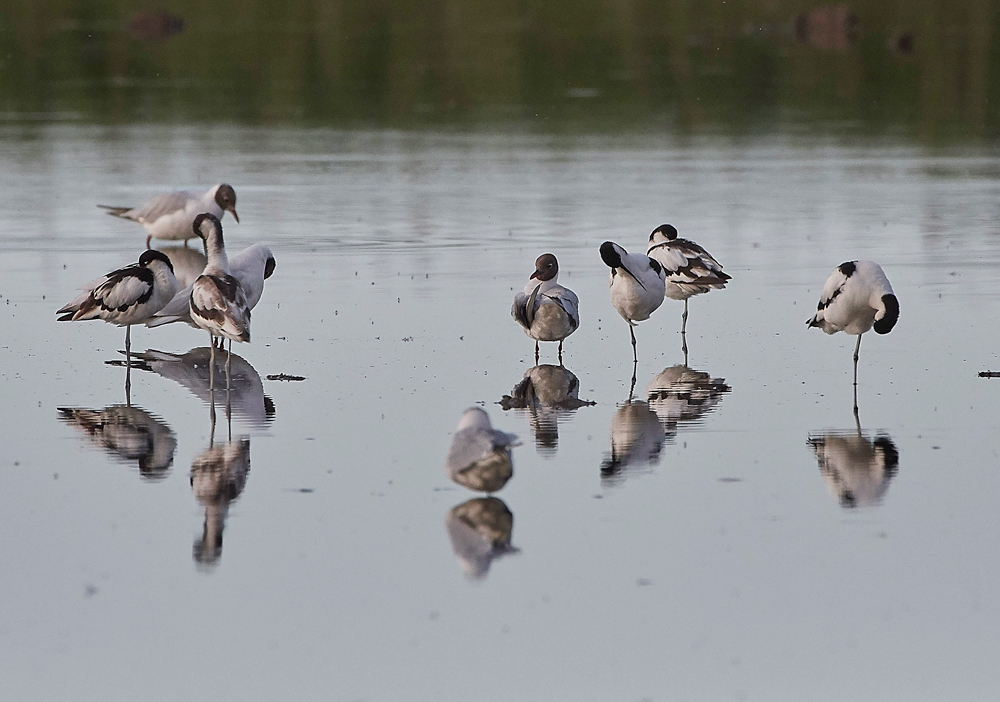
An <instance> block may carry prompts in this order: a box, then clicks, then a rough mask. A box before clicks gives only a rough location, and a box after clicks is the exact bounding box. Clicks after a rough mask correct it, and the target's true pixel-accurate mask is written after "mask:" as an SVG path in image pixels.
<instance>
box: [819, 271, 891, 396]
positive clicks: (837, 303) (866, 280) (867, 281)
mask: <svg viewBox="0 0 1000 702" xmlns="http://www.w3.org/2000/svg"><path fill="white" fill-rule="evenodd" d="M898 319H899V301H898V300H897V299H896V295H895V294H894V293H893V292H892V286H891V285H890V284H889V279H888V278H886V277H885V272H884V271H883V270H882V267H881V266H880V265H878V264H877V263H875V262H874V261H847V262H846V263H841V264H840V265H839V266H838V267H837V268H836V269H835V270H834V271H833V273H832V274H831V275H830V277H829V278H828V279H827V281H826V284H825V285H824V286H823V294H822V295H820V298H819V305H818V306H817V308H816V314H815V315H813V317H812V318H811V319H809V320H808V321H807V322H806V324H807V325H808V326H810V327H819V328H820V329H822V330H823V331H825V332H826V333H827V334H835V333H837V332H839V331H842V332H846V333H848V334H856V335H857V337H858V343H857V344H856V345H855V347H854V412H855V414H857V411H858V352H859V351H860V349H861V335H862V334H864V333H865V332H866V331H868V330H869V329H871V328H873V327H874V329H875V333H876V334H888V333H889V332H890V331H892V328H893V327H894V326H895V325H896V320H898Z"/></svg>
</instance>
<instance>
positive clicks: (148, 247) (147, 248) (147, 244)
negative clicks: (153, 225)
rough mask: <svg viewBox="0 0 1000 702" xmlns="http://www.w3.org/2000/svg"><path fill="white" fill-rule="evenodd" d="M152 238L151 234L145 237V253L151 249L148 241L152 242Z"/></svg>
mask: <svg viewBox="0 0 1000 702" xmlns="http://www.w3.org/2000/svg"><path fill="white" fill-rule="evenodd" d="M152 238H153V235H152V234H150V235H149V236H147V237H146V250H147V251H149V249H150V248H152V247H151V246H150V245H149V242H150V241H151V240H152Z"/></svg>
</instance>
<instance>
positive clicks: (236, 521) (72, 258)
mask: <svg viewBox="0 0 1000 702" xmlns="http://www.w3.org/2000/svg"><path fill="white" fill-rule="evenodd" d="M0 144H2V150H3V151H2V154H3V155H2V160H3V164H4V167H3V168H2V169H0V296H2V297H0V337H2V339H0V387H2V394H3V398H4V399H3V402H0V427H2V429H0V431H2V437H3V439H2V446H3V451H2V456H0V531H2V533H3V534H4V538H3V539H0V561H2V562H3V563H4V567H3V568H2V569H0V601H2V602H4V606H3V607H2V608H0V679H2V680H3V683H2V689H3V690H4V697H5V698H7V699H23V700H32V699H38V700H41V699H74V700H125V699H134V698H135V695H136V694H137V691H141V692H140V693H138V694H141V696H142V697H143V698H144V699H149V700H175V699H179V698H191V699H205V698H209V697H213V698H217V699H236V698H248V699H276V700H277V699H297V700H313V699H317V700H318V699H344V700H394V699H414V700H417V699H419V700H464V699H480V700H508V699H522V700H527V699H544V700H570V699H573V700H598V699H633V700H643V699H650V700H653V699H655V700H661V699H663V700H674V699H676V700H682V699H693V700H723V699H737V700H743V699H763V700H800V699H803V698H804V697H805V698H808V699H811V700H841V699H845V698H848V697H854V696H856V695H857V692H858V691H864V695H862V697H861V698H862V699H879V700H933V699H944V698H951V699H964V700H973V699H992V698H993V696H994V695H995V694H996V692H997V690H998V689H1000V679H998V674H997V671H996V660H997V657H998V654H1000V634H998V631H1000V601H998V599H997V596H996V592H997V584H998V582H1000V561H998V559H997V557H996V555H995V554H996V548H995V545H996V539H997V535H998V534H1000V512H998V510H997V509H996V504H997V496H998V494H1000V470H998V468H1000V458H998V453H997V451H998V448H1000V434H998V432H997V417H998V416H1000V385H998V384H997V383H998V382H1000V381H997V380H991V379H988V378H980V377H979V375H978V373H979V372H980V371H986V370H1000V357H998V350H1000V349H998V344H997V334H996V332H995V330H996V327H997V323H998V320H1000V294H998V288H997V285H996V275H997V274H996V271H997V268H998V264H1000V230H998V228H997V224H996V223H997V221H998V219H997V218H998V214H1000V211H998V210H1000V205H998V203H1000V198H998V195H1000V179H998V177H997V176H998V175H1000V151H997V150H996V149H994V148H991V147H983V146H977V147H975V148H971V147H964V146H961V145H956V146H934V147H932V146H921V145H914V144H913V143H910V142H900V141H894V140H893V139H892V138H890V137H885V138H865V139H863V140H860V141H859V140H852V141H850V142H846V141H842V140H838V139H836V138H825V137H816V136H810V135H805V134H797V133H781V132H779V133H776V134H773V135H770V136H757V137H754V138H739V137H731V136H725V135H716V136H713V135H704V136H699V137H684V138H675V137H670V136H665V135H663V134H659V133H655V132H650V133H641V132H640V133H633V134H629V135H626V136H615V135H597V136H594V135H591V136H572V135H567V134H561V135H546V134H535V133H525V132H512V133H498V132H493V131H478V130H474V129H473V130H468V131H458V132H455V131H419V132H403V131H392V130H371V131H363V130H362V131H338V130H332V129H309V128H305V127H298V128H292V127H289V128H285V127H279V126H273V127H269V126H259V127H234V126H204V125H197V126H195V125H189V126H183V125H181V126H169V125H168V126H142V125H139V126H87V125H78V124H51V125H47V124H34V125H23V124H8V125H4V126H3V127H2V128H0ZM222 180H225V181H227V182H230V183H232V184H233V185H234V186H235V188H236V192H237V195H238V198H239V201H238V208H239V212H240V218H241V221H240V223H239V224H237V223H235V222H234V221H233V220H232V219H231V218H230V217H226V219H225V220H224V226H225V233H226V241H227V246H228V248H229V250H230V251H232V252H236V251H239V250H241V249H242V248H244V247H245V246H248V245H250V244H252V243H255V242H265V243H268V244H269V245H270V246H271V248H272V250H273V251H274V254H275V258H276V260H277V268H276V270H275V273H274V275H273V276H272V277H271V278H270V279H269V280H268V281H267V285H266V288H265V292H264V296H263V298H262V300H261V302H260V304H259V305H258V307H257V308H256V309H255V310H254V313H253V327H252V333H253V340H252V343H250V344H248V345H236V346H235V347H234V352H235V353H236V354H238V356H239V358H235V357H234V360H233V383H232V389H231V391H230V392H229V393H228V394H227V393H226V392H225V391H224V390H220V389H219V388H218V386H216V388H215V389H214V391H213V392H211V393H210V392H209V391H208V387H207V385H208V377H209V371H208V368H207V366H206V363H207V361H206V359H205V354H207V350H206V346H207V338H206V337H205V334H204V333H203V332H198V331H195V330H193V329H191V328H188V327H180V326H178V325H173V326H171V327H167V328H159V329H153V330H147V329H144V328H136V329H133V330H132V348H133V350H138V351H140V352H142V353H143V354H144V355H143V360H142V361H141V364H140V366H139V367H136V368H133V369H132V370H131V374H130V375H131V392H130V396H129V397H126V396H125V391H124V380H125V369H124V368H122V367H120V366H119V365H113V364H109V363H107V362H108V361H117V360H120V359H121V358H122V356H121V354H120V353H119V350H120V349H123V348H124V346H123V332H122V330H120V329H117V328H114V327H111V326H109V325H107V324H103V323H100V322H89V323H73V324H68V323H62V324H57V323H56V322H55V310H56V309H58V307H59V306H60V305H62V304H63V303H64V302H66V301H68V300H69V299H71V298H72V297H73V296H74V295H75V290H76V288H78V287H79V286H81V285H83V284H85V283H87V282H88V281H90V280H92V279H94V278H96V277H98V276H99V275H101V274H103V273H104V272H107V271H110V270H112V269H114V268H116V267H119V266H122V265H125V264H127V263H130V262H132V261H134V260H135V259H136V258H137V257H138V255H139V253H140V252H141V250H142V248H143V246H144V241H145V233H144V231H143V230H142V229H141V228H140V227H139V226H137V225H133V224H131V223H128V222H123V221H120V220H115V219H112V218H110V217H107V216H106V215H105V214H104V213H103V212H102V211H101V210H99V209H97V208H96V207H95V205H96V204H98V203H100V204H110V205H118V204H123V205H128V204H139V203H141V202H144V201H145V200H146V199H148V198H149V197H150V196H152V195H154V194H156V193H158V192H161V191H164V190H169V189H171V188H174V187H179V186H190V187H207V186H208V185H211V184H212V183H215V182H219V181H222ZM664 222H670V223H672V224H674V225H676V226H677V227H678V228H679V230H680V232H681V235H682V236H686V237H689V238H692V239H694V240H696V241H698V242H699V243H701V244H702V245H703V246H705V248H707V249H708V250H709V251H710V252H711V253H712V254H713V255H715V257H716V258H718V259H719V261H721V262H722V263H723V265H725V268H726V271H727V272H728V273H729V274H731V275H732V281H731V283H730V285H729V286H728V288H727V289H726V290H722V291H713V292H711V293H710V294H708V295H704V296H699V297H696V298H693V299H692V300H691V301H690V317H689V319H688V324H687V329H688V333H687V338H686V341H687V346H688V348H689V353H688V357H687V359H685V357H684V354H683V353H682V350H681V347H682V339H681V337H680V334H679V331H680V326H681V312H682V309H683V305H681V304H680V303H676V302H673V301H671V300H666V301H665V302H664V304H663V306H662V307H661V308H660V309H659V310H658V311H657V312H656V313H655V314H654V315H653V316H652V318H651V319H650V320H648V321H645V322H642V323H640V324H639V326H638V327H637V329H636V336H637V339H638V358H639V360H638V364H637V366H636V368H635V369H634V372H635V377H636V382H635V386H634V389H633V388H632V387H631V385H632V382H631V381H632V376H633V365H632V348H631V345H630V342H629V335H628V329H627V326H626V324H625V322H624V321H623V320H622V319H620V318H619V317H618V315H617V313H616V312H615V310H614V309H613V308H612V307H611V304H610V302H609V299H608V292H607V285H608V281H607V276H608V270H607V268H606V267H605V266H604V264H603V263H602V262H601V259H600V257H599V255H598V247H599V246H600V244H601V242H602V241H604V240H606V239H610V240H613V241H616V242H618V243H619V244H621V245H622V246H624V247H626V248H627V249H629V250H632V251H638V250H642V249H644V244H645V241H646V237H647V236H648V234H649V232H650V231H651V230H652V229H653V228H654V227H655V226H657V225H659V224H661V223H664ZM158 245H159V246H160V247H161V248H165V249H170V248H171V247H173V246H174V244H164V243H163V242H159V243H158ZM192 246H193V244H192ZM547 251H548V252H552V253H554V254H556V255H557V257H558V258H559V262H560V269H561V277H560V282H561V283H562V284H564V285H566V286H567V287H570V288H572V289H573V290H574V291H576V293H577V294H578V296H579V298H580V301H581V304H580V306H581V317H582V323H581V327H580V329H579V330H578V331H577V332H576V333H575V334H573V335H572V336H571V337H570V338H569V339H567V341H566V343H565V347H564V359H563V360H564V369H562V370H559V369H553V368H552V367H553V366H558V360H557V358H556V352H555V344H543V345H542V356H541V360H540V365H541V366H543V368H541V369H536V370H534V371H532V368H533V366H534V362H533V351H534V348H533V342H532V340H531V339H529V338H528V337H526V336H525V335H524V333H523V332H522V330H521V329H520V328H519V327H518V326H517V324H516V323H515V322H514V321H513V320H512V319H511V318H510V313H509V310H510V303H511V299H512V297H513V295H514V293H515V292H516V291H519V290H520V289H521V288H522V287H523V286H524V284H525V282H526V281H527V279H528V276H529V275H530V274H531V272H532V271H533V264H534V260H535V258H536V257H537V256H538V255H539V254H541V253H543V252H547ZM857 258H870V259H872V260H875V261H878V262H880V263H881V264H882V266H883V267H884V269H885V271H886V273H887V275H888V277H889V279H890V280H891V282H892V284H893V287H894V290H895V292H896V294H897V296H898V298H899V300H900V306H901V314H900V320H899V323H898V324H897V326H896V328H895V329H894V330H893V331H892V333H891V334H889V335H887V336H876V335H874V334H869V335H866V336H865V338H864V341H863V342H862V344H861V360H860V370H859V387H858V403H859V408H860V411H859V418H860V426H857V425H856V423H855V417H854V414H853V411H852V386H851V373H852V366H851V353H852V351H853V345H854V339H853V337H846V336H844V335H843V334H840V335H836V336H829V337H828V336H826V335H824V334H822V333H820V332H819V331H818V330H809V329H807V328H806V326H805V324H804V322H805V320H806V319H807V318H808V317H809V316H810V315H811V313H812V312H813V310H814V308H815V304H816V301H817V299H818V297H819V293H820V290H821V288H822V285H823V283H824V281H825V280H826V277H827V276H828V275H829V274H830V272H831V271H832V270H833V268H834V267H835V266H836V265H838V264H839V263H841V262H843V261H846V260H851V259H857ZM195 266H196V264H195ZM147 351H148V352H149V353H146V352H147ZM154 351H155V352H157V353H153V352H154ZM685 360H686V363H685ZM529 371H530V372H529ZM217 372H218V371H217ZM532 373H533V374H534V375H533V376H532ZM280 374H286V375H288V376H301V377H304V380H301V381H282V380H271V379H269V376H280ZM526 374H527V375H529V376H531V377H534V378H535V381H534V382H535V386H534V390H531V391H530V392H529V400H528V401H524V394H525V392H527V391H526V390H525V386H524V385H523V384H522V380H523V379H524V378H525V376H526ZM570 376H572V377H570ZM217 377H221V376H217ZM545 379H548V380H549V381H551V382H549V384H548V385H546V382H543V381H545ZM574 379H575V384H574V383H573V381H574ZM559 383H562V384H563V385H559V387H557V388H555V389H553V388H554V387H555V385H556V384H559ZM223 385H224V384H223ZM570 385H573V388H574V391H575V394H572V393H569V387H570ZM517 386H520V388H521V389H520V392H519V393H516V392H515V388H516V387H517ZM550 391H551V392H554V393H555V394H556V395H559V393H562V395H560V398H561V397H562V396H563V395H565V396H567V397H568V398H569V399H572V400H574V401H570V402H565V403H561V404H559V403H557V404H555V405H553V404H551V403H550V404H546V403H545V402H544V401H543V400H541V399H539V396H540V395H544V394H545V393H546V392H550ZM531 392H534V393H535V396H534V397H535V401H531V397H532V395H531ZM567 393H569V395H567ZM515 395H516V396H517V397H519V398H521V400H520V401H514V400H517V398H516V397H515V398H514V400H512V397H514V396H515ZM505 396H507V399H506V400H504V397H505ZM570 396H571V397H570ZM470 406H480V407H482V408H483V409H485V410H486V411H487V412H488V414H489V416H490V418H491V420H492V422H493V426H494V427H495V428H497V429H500V430H502V431H505V432H509V433H514V434H517V435H518V436H519V438H520V441H521V445H520V446H517V447H515V448H514V449H513V454H512V456H513V471H514V472H513V477H512V478H511V480H510V481H509V482H508V483H507V484H506V485H505V486H504V487H503V488H502V489H501V490H499V491H498V492H497V493H495V494H494V495H492V496H486V495H484V494H482V493H477V492H473V491H471V490H468V489H466V488H464V487H461V486H459V485H456V484H455V483H452V482H451V481H449V480H448V477H447V475H446V473H445V469H444V462H445V457H446V454H447V452H448V447H449V444H450V442H451V436H452V433H453V432H454V430H455V427H456V425H457V423H458V420H459V417H460V416H461V414H462V412H463V410H465V409H466V408H468V407H470ZM505 407H507V408H508V409H505Z"/></svg>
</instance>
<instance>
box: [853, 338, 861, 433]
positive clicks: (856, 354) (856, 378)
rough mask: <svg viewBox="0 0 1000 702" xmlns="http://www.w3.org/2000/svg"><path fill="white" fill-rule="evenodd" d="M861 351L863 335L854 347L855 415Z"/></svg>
mask: <svg viewBox="0 0 1000 702" xmlns="http://www.w3.org/2000/svg"><path fill="white" fill-rule="evenodd" d="M860 350H861V335H860V334H858V343H857V344H856V345H855V346H854V413H855V414H857V413H858V351H860Z"/></svg>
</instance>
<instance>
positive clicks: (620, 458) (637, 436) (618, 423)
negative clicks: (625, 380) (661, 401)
mask: <svg viewBox="0 0 1000 702" xmlns="http://www.w3.org/2000/svg"><path fill="white" fill-rule="evenodd" d="M664 439H665V435H664V433H663V427H662V426H661V425H660V420H659V418H658V417H657V416H656V413H655V412H653V410H651V409H650V407H649V405H648V404H647V403H646V402H643V401H642V400H634V399H632V398H631V397H630V398H629V400H628V401H627V402H625V403H624V404H623V405H622V406H621V407H619V408H618V411H617V412H615V416H614V417H613V418H612V419H611V454H610V455H609V456H608V457H607V458H605V459H604V461H603V463H601V481H602V482H604V483H608V484H615V483H620V482H622V481H623V480H624V478H625V474H626V470H628V472H644V471H646V470H647V469H648V467H649V466H650V465H651V464H655V463H658V462H659V460H660V450H661V449H662V448H663V441H664Z"/></svg>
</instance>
